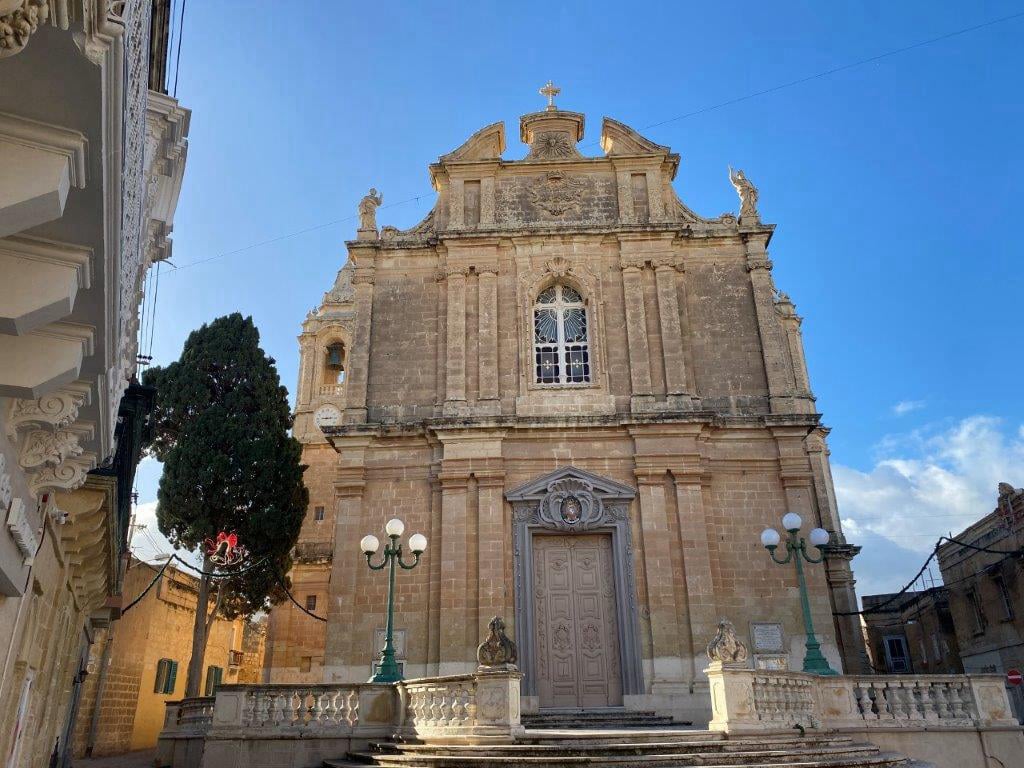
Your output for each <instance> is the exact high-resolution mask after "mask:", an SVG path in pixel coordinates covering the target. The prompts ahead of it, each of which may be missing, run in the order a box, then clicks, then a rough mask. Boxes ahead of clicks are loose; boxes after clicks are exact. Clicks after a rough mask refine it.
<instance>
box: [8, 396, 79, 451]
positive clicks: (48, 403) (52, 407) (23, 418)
mask: <svg viewBox="0 0 1024 768" xmlns="http://www.w3.org/2000/svg"><path fill="white" fill-rule="evenodd" d="M87 397H88V390H87V389H82V390H70V389H63V390H59V391H57V392H53V393H51V394H48V395H44V396H43V397H40V398H39V399H37V400H23V399H20V398H19V399H15V400H14V401H13V402H12V404H11V412H10V416H9V417H8V419H7V436H8V437H9V438H10V439H11V440H12V441H14V440H16V439H17V432H18V430H19V429H23V428H27V427H28V426H30V425H32V424H49V425H50V426H52V427H54V428H56V429H63V428H64V427H67V426H68V425H70V424H72V423H73V422H74V421H75V420H77V419H78V409H79V408H81V406H82V405H83V404H84V403H85V402H86V400H87Z"/></svg>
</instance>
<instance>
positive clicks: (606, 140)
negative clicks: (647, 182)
mask: <svg viewBox="0 0 1024 768" xmlns="http://www.w3.org/2000/svg"><path fill="white" fill-rule="evenodd" d="M601 149H602V150H603V151H604V153H605V154H606V155H608V156H612V155H651V154H657V155H662V154H668V153H669V148H668V147H663V146H662V145H661V144H655V143H654V142H653V141H651V140H650V139H647V138H644V137H643V136H641V135H640V134H639V133H637V132H636V131H634V130H633V129H632V128H630V127H629V126H628V125H626V124H625V123H620V122H619V121H618V120H612V119H611V118H610V117H606V118H605V119H604V120H603V121H602V123H601Z"/></svg>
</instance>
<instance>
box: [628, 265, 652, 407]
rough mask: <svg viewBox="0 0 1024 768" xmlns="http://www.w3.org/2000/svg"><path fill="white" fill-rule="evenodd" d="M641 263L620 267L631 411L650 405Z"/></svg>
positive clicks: (647, 348) (649, 369)
mask: <svg viewBox="0 0 1024 768" xmlns="http://www.w3.org/2000/svg"><path fill="white" fill-rule="evenodd" d="M641 266H642V265H641V264H637V263H635V262H624V263H623V264H622V293H623V297H624V299H625V303H624V311H625V313H626V338H627V341H628V344H629V379H630V383H631V384H632V387H633V393H632V399H631V400H632V405H633V410H643V409H644V407H645V406H649V405H650V403H652V402H653V400H654V396H653V394H652V390H651V353H650V349H649V347H648V344H647V314H646V310H645V309H644V286H643V272H642V270H641Z"/></svg>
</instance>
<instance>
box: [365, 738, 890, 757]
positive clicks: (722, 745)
mask: <svg viewBox="0 0 1024 768" xmlns="http://www.w3.org/2000/svg"><path fill="white" fill-rule="evenodd" d="M864 749H874V750H875V751H877V749H876V748H875V747H873V746H871V745H865V744H855V743H854V742H853V740H852V739H850V738H848V737H842V736H838V737H833V738H815V739H813V740H808V739H803V738H799V737H790V738H776V739H762V740H758V741H753V740H749V741H748V740H742V741H741V740H730V741H721V740H719V741H710V740H706V739H705V740H686V739H651V740H637V739H630V740H628V741H626V740H621V739H620V740H619V741H609V742H605V743H595V742H593V741H591V740H589V739H574V740H566V741H561V742H554V741H540V742H538V743H523V742H521V741H518V740H517V741H516V742H515V743H513V744H395V743H392V742H380V743H371V744H370V751H371V752H372V753H378V754H403V755H424V756H428V757H436V756H460V755H464V756H478V757H479V756H487V757H510V758H514V757H519V756H524V755H525V756H530V755H536V756H550V755H592V754H595V753H596V754H637V755H641V754H649V753H669V752H671V753H673V754H680V755H686V754H701V753H703V754H729V753H753V752H765V751H769V752H786V753H787V754H792V753H796V752H799V751H804V752H807V751H813V752H815V753H823V752H838V751H841V750H858V751H863V750H864Z"/></svg>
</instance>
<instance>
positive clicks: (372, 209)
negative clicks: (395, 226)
mask: <svg viewBox="0 0 1024 768" xmlns="http://www.w3.org/2000/svg"><path fill="white" fill-rule="evenodd" d="M383 202H384V195H382V194H380V193H379V192H378V191H377V190H376V189H374V188H373V187H371V188H370V192H369V194H368V195H366V197H364V198H363V199H362V200H360V201H359V229H360V230H367V231H369V230H373V231H374V232H376V231H377V208H378V207H380V204H381V203H383Z"/></svg>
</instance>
